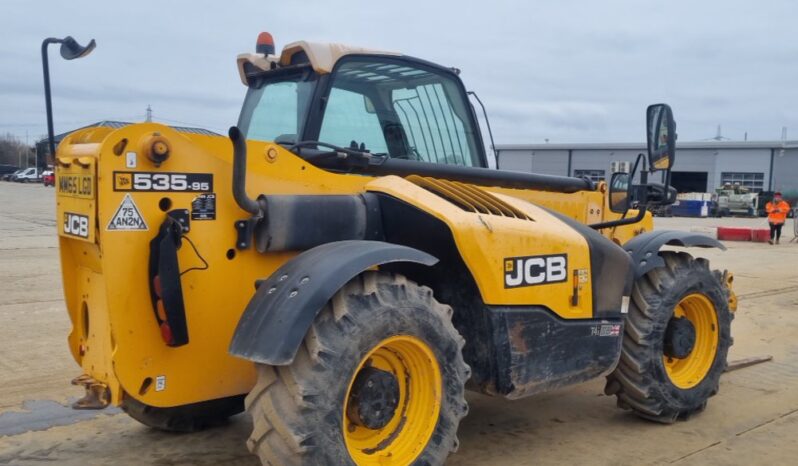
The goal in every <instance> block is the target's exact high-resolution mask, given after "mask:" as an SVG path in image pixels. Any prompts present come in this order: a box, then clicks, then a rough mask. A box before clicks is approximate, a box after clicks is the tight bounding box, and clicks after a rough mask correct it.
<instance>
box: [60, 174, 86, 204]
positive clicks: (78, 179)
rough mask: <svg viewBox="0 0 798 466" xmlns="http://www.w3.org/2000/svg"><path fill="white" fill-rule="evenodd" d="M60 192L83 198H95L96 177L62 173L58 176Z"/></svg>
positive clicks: (64, 194) (63, 194)
mask: <svg viewBox="0 0 798 466" xmlns="http://www.w3.org/2000/svg"><path fill="white" fill-rule="evenodd" d="M58 194H59V195H62V196H70V197H79V198H81V199H94V177H93V176H92V175H72V174H63V175H60V176H59V177H58Z"/></svg>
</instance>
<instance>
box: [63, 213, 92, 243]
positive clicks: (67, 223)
mask: <svg viewBox="0 0 798 466" xmlns="http://www.w3.org/2000/svg"><path fill="white" fill-rule="evenodd" d="M64 233H66V234H67V235H72V236H80V237H81V238H88V237H89V217H87V216H85V215H78V214H73V213H71V212H64Z"/></svg>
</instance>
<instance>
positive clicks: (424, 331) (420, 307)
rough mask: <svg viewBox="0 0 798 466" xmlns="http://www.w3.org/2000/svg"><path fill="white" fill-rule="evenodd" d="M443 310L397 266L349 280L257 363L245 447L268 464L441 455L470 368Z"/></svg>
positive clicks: (426, 459) (453, 442)
mask: <svg viewBox="0 0 798 466" xmlns="http://www.w3.org/2000/svg"><path fill="white" fill-rule="evenodd" d="M451 313H452V310H451V308H450V307H448V306H445V305H442V304H440V303H438V302H437V301H436V300H435V299H434V298H433V296H432V290H430V289H429V288H426V287H421V286H418V285H416V284H415V283H413V282H410V281H408V280H406V279H405V278H404V277H402V276H400V275H390V274H386V273H381V272H366V273H365V274H363V275H361V276H360V277H357V278H355V279H354V280H352V281H351V282H349V283H348V284H347V285H346V286H344V288H343V289H341V290H340V291H339V292H338V293H337V294H336V295H335V297H333V299H332V300H331V301H330V303H328V305H327V306H326V307H325V308H324V309H323V310H322V311H321V312H320V314H319V315H318V316H317V317H316V320H315V321H314V322H313V325H312V327H311V329H310V330H309V332H308V334H307V336H306V337H305V340H304V343H303V345H302V346H301V347H300V348H299V351H298V353H297V355H296V357H295V359H294V361H293V362H292V364H291V365H290V366H279V367H274V366H268V365H259V366H258V382H257V384H256V386H255V388H254V389H253V390H252V392H251V393H250V394H249V395H248V396H247V400H246V404H247V411H248V412H249V413H250V414H251V415H252V420H253V432H252V435H251V436H250V439H249V441H248V446H249V448H250V451H252V452H253V453H255V454H257V455H258V456H259V457H260V459H261V461H262V462H263V463H264V464H270V465H286V466H289V465H322V464H325V465H326V464H335V465H345V464H349V465H352V464H356V465H409V464H426V465H438V464H443V462H444V461H445V459H446V457H447V456H448V455H449V453H450V452H452V451H454V450H455V449H456V448H457V437H456V432H457V427H458V424H459V422H460V419H461V418H462V417H463V416H465V414H466V412H467V405H466V402H465V398H464V396H463V392H464V385H465V382H466V380H467V379H468V376H469V373H470V372H469V369H468V366H466V364H465V363H464V362H463V357H462V354H461V349H462V346H463V343H464V340H463V338H462V337H461V336H460V335H459V334H458V333H457V331H456V330H455V329H454V327H453V326H452V323H451Z"/></svg>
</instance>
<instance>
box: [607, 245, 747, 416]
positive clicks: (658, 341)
mask: <svg viewBox="0 0 798 466" xmlns="http://www.w3.org/2000/svg"><path fill="white" fill-rule="evenodd" d="M661 255H662V257H663V259H664V260H665V263H666V266H665V267H659V268H656V269H654V270H651V271H650V272H648V273H647V274H646V275H644V276H643V277H641V278H640V279H638V280H637V281H636V282H635V285H634V290H633V292H632V300H631V303H630V305H629V314H628V316H627V319H626V323H625V330H624V337H623V347H622V352H621V360H620V362H619V364H618V367H617V368H616V369H615V371H613V372H612V373H611V374H610V375H609V376H608V377H607V385H606V388H605V393H606V394H607V395H613V394H614V395H616V396H617V398H618V406H619V407H621V408H623V409H631V410H632V411H633V412H634V413H635V414H637V415H638V416H640V417H643V418H646V419H649V420H653V421H657V422H662V423H672V422H675V421H676V420H677V419H686V418H688V417H690V416H691V415H693V414H695V413H698V412H700V411H702V410H703V409H704V408H705V407H706V403H707V400H708V399H709V397H711V396H713V395H715V394H716V393H717V392H718V386H719V381H720V376H721V374H722V373H723V371H724V370H725V368H726V356H727V353H728V350H729V346H731V344H732V338H731V321H732V319H733V317H734V315H733V314H732V313H731V312H730V310H729V299H730V296H731V293H730V290H729V288H728V285H727V284H726V281H725V280H724V276H723V274H721V272H719V271H711V270H710V269H709V265H708V262H707V261H706V260H704V259H695V258H693V257H692V256H690V255H689V254H686V253H676V252H662V253H661ZM688 304H689V307H686V306H688ZM677 313H678V314H679V316H676V314H677ZM713 315H714V317H713ZM680 317H686V318H687V320H689V321H690V323H691V324H692V325H694V326H693V329H694V331H695V337H694V340H693V341H694V347H693V349H692V351H690V352H689V353H688V354H687V355H686V356H684V358H681V359H680V358H679V357H672V354H673V351H674V350H673V349H672V348H673V346H674V344H673V343H672V342H673V340H672V335H673V333H672V332H674V330H673V329H674V328H675V327H678V325H675V326H671V323H672V319H675V320H681V319H680ZM700 329H703V333H702V331H701V330H700ZM668 332H671V333H670V334H669V336H668V337H667V338H666V334H668ZM666 339H667V340H668V342H669V343H666ZM680 354H683V353H680ZM691 358H694V359H691Z"/></svg>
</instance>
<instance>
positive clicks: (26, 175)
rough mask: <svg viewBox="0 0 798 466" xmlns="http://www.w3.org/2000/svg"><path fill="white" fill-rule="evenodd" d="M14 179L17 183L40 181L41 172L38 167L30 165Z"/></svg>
mask: <svg viewBox="0 0 798 466" xmlns="http://www.w3.org/2000/svg"><path fill="white" fill-rule="evenodd" d="M14 181H16V182H18V183H37V182H39V181H41V174H40V173H39V169H38V168H35V167H31V168H28V169H26V170H25V171H24V172H22V173H20V174H19V175H17V176H16V177H15V178H14Z"/></svg>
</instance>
